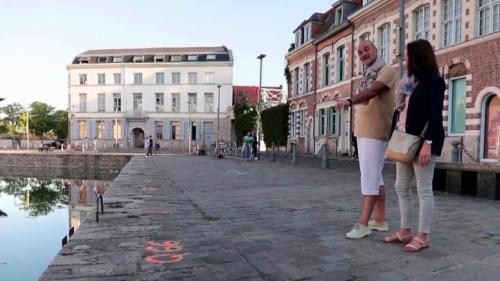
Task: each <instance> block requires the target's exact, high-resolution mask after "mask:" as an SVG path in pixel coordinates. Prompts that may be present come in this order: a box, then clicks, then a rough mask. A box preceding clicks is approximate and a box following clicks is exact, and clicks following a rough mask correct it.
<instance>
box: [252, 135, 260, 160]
mask: <svg viewBox="0 0 500 281" xmlns="http://www.w3.org/2000/svg"><path fill="white" fill-rule="evenodd" d="M252 137H253V142H252V151H253V158H254V159H257V151H258V150H257V149H258V148H257V147H258V145H259V142H258V141H257V135H256V134H255V132H253V133H252Z"/></svg>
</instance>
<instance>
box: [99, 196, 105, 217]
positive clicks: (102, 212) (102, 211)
mask: <svg viewBox="0 0 500 281" xmlns="http://www.w3.org/2000/svg"><path fill="white" fill-rule="evenodd" d="M99 199H100V201H101V214H102V215H104V202H103V201H102V194H99Z"/></svg>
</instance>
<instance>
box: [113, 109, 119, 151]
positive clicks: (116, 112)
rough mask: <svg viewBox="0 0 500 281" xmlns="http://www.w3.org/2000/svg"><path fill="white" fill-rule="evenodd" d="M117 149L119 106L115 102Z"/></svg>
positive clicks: (116, 145) (116, 142)
mask: <svg viewBox="0 0 500 281" xmlns="http://www.w3.org/2000/svg"><path fill="white" fill-rule="evenodd" d="M114 131H115V149H118V105H117V104H116V102H115V129H114Z"/></svg>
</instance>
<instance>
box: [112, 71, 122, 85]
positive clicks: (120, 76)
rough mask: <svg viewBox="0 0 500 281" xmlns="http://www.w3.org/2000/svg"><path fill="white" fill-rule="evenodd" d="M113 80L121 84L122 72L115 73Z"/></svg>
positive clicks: (116, 83)
mask: <svg viewBox="0 0 500 281" xmlns="http://www.w3.org/2000/svg"><path fill="white" fill-rule="evenodd" d="M113 82H114V84H115V85H120V84H121V83H122V74H121V73H113Z"/></svg>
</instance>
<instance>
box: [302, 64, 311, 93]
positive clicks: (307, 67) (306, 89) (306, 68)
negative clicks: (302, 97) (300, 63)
mask: <svg viewBox="0 0 500 281" xmlns="http://www.w3.org/2000/svg"><path fill="white" fill-rule="evenodd" d="M310 67H311V64H310V63H306V64H304V86H303V89H304V93H307V92H309V76H310V73H309V72H310V71H311V70H310Z"/></svg>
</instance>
